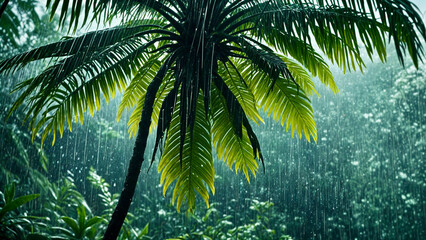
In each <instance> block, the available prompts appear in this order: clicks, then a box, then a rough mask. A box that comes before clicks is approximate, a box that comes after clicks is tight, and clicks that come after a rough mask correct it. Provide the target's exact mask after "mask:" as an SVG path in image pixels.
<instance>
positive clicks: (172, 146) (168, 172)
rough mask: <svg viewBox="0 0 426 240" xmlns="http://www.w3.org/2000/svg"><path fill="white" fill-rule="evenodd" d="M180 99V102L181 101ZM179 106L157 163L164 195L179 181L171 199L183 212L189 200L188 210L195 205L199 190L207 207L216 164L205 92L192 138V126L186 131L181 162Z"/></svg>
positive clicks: (199, 104)
mask: <svg viewBox="0 0 426 240" xmlns="http://www.w3.org/2000/svg"><path fill="white" fill-rule="evenodd" d="M178 102H180V101H179V100H178ZM179 108H180V106H179V105H178V106H176V108H175V110H174V113H173V118H172V121H171V123H170V129H169V130H168V132H167V139H166V144H165V148H164V153H163V156H162V157H161V160H160V163H159V165H158V171H159V172H161V184H163V194H166V191H167V189H168V188H169V186H170V185H171V184H172V183H173V182H174V181H176V183H175V186H174V190H173V197H172V201H173V204H174V203H175V202H176V208H177V210H178V211H180V208H181V206H182V205H183V203H184V202H186V208H187V210H188V211H193V210H194V207H195V195H196V192H197V193H198V194H200V196H201V197H202V198H203V199H204V200H205V202H206V204H207V206H208V199H209V193H208V189H207V186H208V187H209V189H210V190H211V191H212V193H213V194H214V191H215V189H214V184H213V183H214V167H213V157H212V150H211V145H212V144H211V138H210V123H209V121H208V120H207V119H206V118H205V112H204V106H203V99H202V95H201V94H200V96H199V97H198V101H197V107H196V117H195V122H194V129H193V136H192V137H190V133H189V129H188V131H187V132H186V134H185V135H186V137H185V143H184V147H183V154H182V163H181V160H180V157H179V156H180V154H179V152H180V138H181V133H180V130H181V128H180V109H179Z"/></svg>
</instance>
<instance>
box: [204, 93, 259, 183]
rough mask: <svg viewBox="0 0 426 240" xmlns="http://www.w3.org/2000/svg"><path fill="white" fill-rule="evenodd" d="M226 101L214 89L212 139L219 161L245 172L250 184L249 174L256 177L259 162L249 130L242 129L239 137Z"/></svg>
mask: <svg viewBox="0 0 426 240" xmlns="http://www.w3.org/2000/svg"><path fill="white" fill-rule="evenodd" d="M226 105H227V104H226V99H225V98H224V97H223V96H222V95H221V94H220V92H219V90H218V89H217V88H216V87H215V88H213V89H212V109H211V111H212V118H213V125H212V139H213V145H214V146H215V148H216V152H217V155H218V157H219V159H223V160H224V161H225V162H226V164H227V165H228V166H229V168H230V169H232V168H233V167H234V165H235V171H236V172H237V173H238V171H239V170H241V171H243V172H244V175H245V176H246V178H247V181H248V182H250V176H249V172H251V173H252V174H253V176H255V177H256V172H257V169H258V168H259V167H258V165H257V161H256V159H255V157H256V156H254V155H253V147H252V145H251V144H250V140H249V137H248V135H247V130H246V128H245V127H243V128H242V136H241V137H240V136H238V134H237V131H238V130H237V129H235V126H234V125H233V124H232V121H230V119H232V117H231V116H230V113H229V111H228V110H227V106H226Z"/></svg>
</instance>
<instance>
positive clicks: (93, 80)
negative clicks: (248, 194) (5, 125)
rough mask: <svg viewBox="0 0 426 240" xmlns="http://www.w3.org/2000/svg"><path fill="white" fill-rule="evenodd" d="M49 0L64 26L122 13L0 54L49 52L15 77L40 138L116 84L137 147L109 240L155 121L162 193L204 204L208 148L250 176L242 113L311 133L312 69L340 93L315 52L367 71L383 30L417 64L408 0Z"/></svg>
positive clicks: (247, 122) (6, 64) (32, 57)
mask: <svg viewBox="0 0 426 240" xmlns="http://www.w3.org/2000/svg"><path fill="white" fill-rule="evenodd" d="M59 3H61V4H59ZM59 6H61V7H59ZM47 7H48V8H49V9H50V12H51V16H53V15H54V13H55V12H57V11H58V12H60V16H59V18H60V25H61V26H64V25H65V24H67V25H68V27H69V29H70V30H71V31H75V30H76V29H78V28H79V27H81V26H86V25H88V24H90V23H95V24H100V23H102V22H109V21H113V20H116V19H119V20H121V24H120V25H119V26H116V27H112V28H107V29H104V30H99V31H94V32H89V33H86V34H83V35H81V36H78V37H73V38H67V39H64V40H63V41H60V42H56V43H52V44H49V45H46V46H42V47H39V48H36V49H34V50H31V51H28V52H25V53H22V54H18V55H16V56H14V57H11V58H8V59H5V60H3V61H2V62H1V63H0V72H5V73H10V72H14V71H16V70H18V69H20V68H21V67H23V66H25V65H27V64H28V63H30V62H32V61H36V60H42V59H50V62H49V66H48V67H47V68H46V69H45V70H44V71H43V72H41V73H40V74H38V75H37V76H35V77H33V78H31V79H28V80H25V81H23V82H21V83H19V84H18V85H17V88H16V90H15V91H19V92H20V93H21V95H20V96H19V98H18V99H17V101H16V102H15V104H14V106H13V107H12V108H11V110H10V113H12V112H14V111H15V110H16V109H17V108H18V107H19V106H21V105H22V104H23V103H25V104H26V112H27V116H26V120H27V121H29V124H30V126H31V128H32V131H33V139H34V138H35V137H36V136H38V135H37V134H38V133H41V141H42V142H43V141H44V140H45V139H46V137H47V135H48V134H52V135H53V142H54V141H55V138H56V135H57V132H59V134H60V135H61V136H62V134H63V131H64V129H65V128H66V127H68V129H69V130H70V131H72V126H73V119H74V121H75V122H80V123H81V124H82V123H83V115H84V113H85V112H86V111H87V110H89V112H90V113H91V114H92V115H93V114H94V112H95V111H96V110H100V106H101V96H103V97H104V98H105V100H106V102H108V100H109V99H110V97H114V96H115V95H116V92H117V90H119V91H124V93H123V99H122V102H121V105H120V107H119V111H118V115H117V119H120V117H121V115H122V112H123V111H124V110H125V109H132V108H133V107H134V110H133V113H132V115H131V117H130V120H129V125H130V128H129V132H130V135H131V136H134V135H135V136H136V140H135V146H134V150H133V156H132V158H131V160H130V163H129V168H128V173H127V177H126V180H125V183H124V188H123V191H122V193H121V196H120V200H119V203H118V205H117V207H116V210H115V211H114V214H113V216H112V219H111V221H110V223H109V226H108V228H107V231H106V233H105V236H104V239H115V238H116V237H117V235H118V233H119V231H120V228H121V226H122V223H123V221H124V219H125V217H126V214H127V211H128V209H129V206H130V203H131V199H132V197H133V194H134V189H135V186H136V182H137V179H138V176H139V173H140V169H141V164H142V162H143V161H144V153H145V147H146V143H147V137H148V135H149V132H150V130H152V131H153V130H154V129H155V128H156V141H155V149H154V153H153V155H152V157H151V164H152V162H153V161H154V159H155V156H156V152H157V149H158V148H163V149H164V150H163V151H162V154H160V155H161V159H160V162H159V166H158V169H159V171H161V183H162V184H163V187H164V194H165V193H166V191H167V189H168V188H169V186H171V185H172V184H174V190H173V196H172V199H173V203H176V207H177V210H178V211H179V210H180V208H181V206H182V205H186V209H187V211H192V210H193V209H194V207H195V202H196V195H197V194H196V193H198V195H200V196H201V197H202V198H203V199H204V200H205V202H206V204H207V205H208V199H209V193H210V192H211V193H213V194H214V184H213V183H214V174H215V173H214V167H213V156H212V148H213V147H214V148H215V149H216V152H217V154H218V157H219V158H220V159H223V160H224V161H225V162H226V163H227V165H228V166H229V168H231V169H233V168H235V170H236V172H239V171H242V172H243V173H244V174H245V176H246V178H247V180H248V181H249V179H250V176H251V175H253V176H255V174H256V172H257V171H258V161H260V162H261V163H262V164H263V157H262V153H261V149H260V144H259V142H258V140H257V137H256V135H255V133H254V132H253V129H252V127H251V124H252V123H253V122H254V123H256V124H258V123H260V122H262V121H263V120H262V118H261V116H260V114H259V110H260V109H263V110H264V111H265V112H266V113H267V115H268V116H271V115H272V117H273V118H274V119H275V120H276V121H277V122H280V123H281V124H282V125H284V124H285V126H286V129H287V131H288V130H290V129H291V133H292V135H294V133H297V135H298V136H299V137H300V138H301V137H302V136H305V138H306V139H307V140H308V141H309V140H310V139H311V138H312V139H313V140H314V141H316V139H317V134H316V125H315V121H314V117H313V109H312V107H311V102H310V97H311V96H312V95H313V94H318V93H317V92H316V90H315V85H314V82H313V81H312V78H313V77H317V78H318V79H319V80H320V81H321V82H322V83H323V84H325V85H326V86H328V87H330V88H331V90H332V91H333V92H334V93H337V92H338V91H339V90H338V88H337V86H336V84H335V82H334V79H333V76H332V74H331V71H330V69H329V66H328V64H327V63H326V62H325V60H324V59H323V57H322V55H320V54H319V52H322V53H323V54H324V56H326V57H327V58H328V60H330V61H331V62H332V63H335V64H337V65H338V66H339V67H340V68H341V69H343V70H344V71H347V70H357V69H359V70H362V69H363V68H364V67H365V65H364V60H363V58H362V54H364V53H365V54H366V55H367V56H368V57H370V58H373V55H374V56H378V57H379V59H380V60H381V61H385V60H386V48H387V46H386V42H387V38H389V41H391V40H392V41H393V43H394V44H393V45H394V47H395V48H396V51H397V54H398V56H399V59H400V61H401V63H403V58H404V56H405V54H406V53H408V54H410V57H411V59H412V61H413V62H414V64H415V65H416V66H418V63H419V61H421V60H422V56H423V48H422V41H423V39H425V38H426V30H425V26H424V24H423V21H422V19H421V17H420V15H419V10H418V9H417V7H416V6H415V5H413V4H412V3H411V2H410V1H409V0H340V1H336V0H268V1H265V0H162V1H160V0H130V1H118V0H109V1H107V0H101V1H91V0H85V1H83V0H74V1H72V4H71V1H60V0H54V1H50V0H48V1H47Z"/></svg>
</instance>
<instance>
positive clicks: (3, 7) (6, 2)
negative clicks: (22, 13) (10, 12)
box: [0, 0, 9, 19]
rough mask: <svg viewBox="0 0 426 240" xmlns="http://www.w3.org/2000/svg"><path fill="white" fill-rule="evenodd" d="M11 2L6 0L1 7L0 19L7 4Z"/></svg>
mask: <svg viewBox="0 0 426 240" xmlns="http://www.w3.org/2000/svg"><path fill="white" fill-rule="evenodd" d="M8 3H9V0H4V2H3V4H2V5H1V7H0V19H1V16H2V15H3V13H4V11H5V10H6V7H7V4H8Z"/></svg>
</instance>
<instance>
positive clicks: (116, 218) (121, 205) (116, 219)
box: [103, 78, 162, 240]
mask: <svg viewBox="0 0 426 240" xmlns="http://www.w3.org/2000/svg"><path fill="white" fill-rule="evenodd" d="M161 80H162V79H158V78H154V80H153V81H152V82H151V84H150V85H149V86H148V89H147V91H146V96H145V102H144V105H143V110H142V117H141V121H140V122H139V130H138V135H137V137H136V141H135V146H134V148H133V155H132V158H131V159H130V163H129V169H128V170H127V176H126V180H125V182H124V187H123V190H122V192H121V195H120V199H119V200H118V204H117V207H116V208H115V210H114V213H113V214H112V217H111V221H110V222H109V224H108V228H107V230H106V232H105V235H104V237H103V239H104V240H115V239H117V237H118V234H119V233H120V230H121V227H122V226H123V222H124V219H125V218H126V215H127V212H128V211H129V207H130V203H131V202H132V198H133V195H134V193H135V188H136V183H137V182H138V178H139V173H140V171H141V166H142V162H143V161H144V153H145V148H146V143H147V140H148V134H149V126H150V125H151V115H152V110H153V104H154V101H155V95H156V93H157V91H158V88H159V87H160V84H161Z"/></svg>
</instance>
